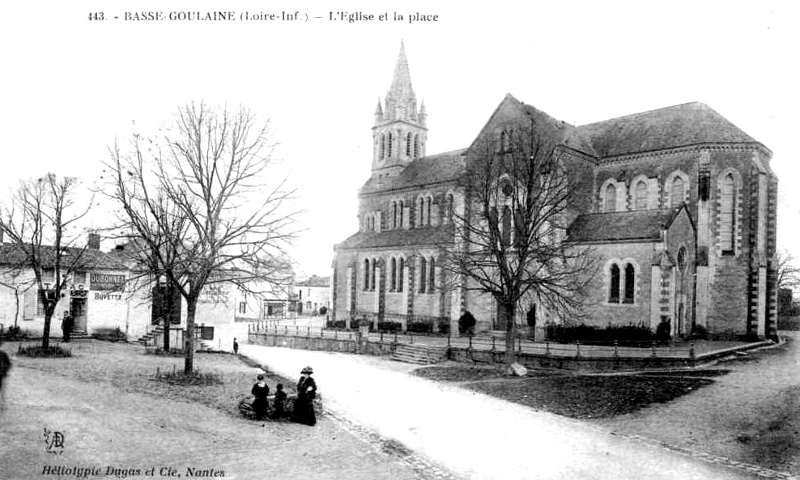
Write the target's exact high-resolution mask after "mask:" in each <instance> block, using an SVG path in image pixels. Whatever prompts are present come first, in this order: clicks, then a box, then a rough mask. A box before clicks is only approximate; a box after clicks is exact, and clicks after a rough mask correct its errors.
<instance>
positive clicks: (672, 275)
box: [331, 46, 778, 338]
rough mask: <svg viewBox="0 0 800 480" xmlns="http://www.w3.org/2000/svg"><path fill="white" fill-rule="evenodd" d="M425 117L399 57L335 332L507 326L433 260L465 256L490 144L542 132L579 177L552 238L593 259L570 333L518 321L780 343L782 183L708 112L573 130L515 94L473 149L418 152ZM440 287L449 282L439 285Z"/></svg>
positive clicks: (699, 109)
mask: <svg viewBox="0 0 800 480" xmlns="http://www.w3.org/2000/svg"><path fill="white" fill-rule="evenodd" d="M426 119H427V113H426V111H425V105H424V103H421V104H419V105H418V104H417V98H416V95H415V93H414V89H413V88H412V85H411V77H410V73H409V67H408V62H407V59H406V54H405V50H404V48H403V47H402V46H401V49H400V54H399V57H398V60H397V65H396V67H395V72H394V78H393V79H392V83H391V86H390V88H389V91H388V93H387V94H386V97H385V99H384V102H383V104H382V105H381V103H380V102H379V103H378V106H377V108H376V110H375V124H374V126H373V128H372V135H373V155H372V163H371V173H370V176H369V178H368V179H367V181H366V183H365V184H364V185H363V186H362V187H361V189H360V191H359V193H358V195H359V207H358V220H359V231H358V232H356V233H355V234H353V235H352V236H350V237H349V238H347V239H346V240H344V241H343V242H341V243H339V244H337V245H336V247H335V259H334V263H333V272H332V279H331V284H332V285H331V291H332V308H331V315H332V320H345V321H349V320H352V319H366V320H368V321H370V322H373V324H374V325H375V326H378V324H379V323H383V322H394V323H399V324H400V325H401V326H402V328H403V329H410V328H411V326H414V327H415V328H413V329H414V330H418V328H416V327H418V326H419V325H422V324H426V325H429V327H430V328H429V330H430V331H434V332H437V331H446V330H447V329H448V328H449V329H450V331H456V329H457V321H458V318H459V317H460V315H461V314H462V312H464V311H470V312H471V313H472V314H473V315H474V317H475V318H476V319H477V322H478V324H477V328H478V330H479V331H480V330H492V329H504V328H505V327H504V326H503V325H502V322H501V321H500V320H499V315H498V310H497V305H496V303H495V301H494V300H493V299H492V298H491V296H490V295H488V294H485V293H480V292H475V291H474V290H471V289H467V288H458V286H456V287H455V288H454V287H453V286H452V285H451V284H450V282H448V281H446V274H445V271H444V269H443V268H442V263H441V262H442V259H441V258H439V257H440V254H441V251H442V250H441V249H442V248H460V247H459V245H458V243H459V242H458V239H457V235H456V233H455V229H454V222H453V216H454V215H464V212H465V211H466V210H465V208H466V207H465V206H466V205H469V202H470V198H469V195H470V194H469V191H468V189H467V188H465V187H464V184H465V183H464V182H463V181H462V180H463V178H464V175H465V174H466V171H467V164H468V162H469V158H470V154H471V151H470V149H472V148H474V146H475V145H476V144H477V143H478V139H480V138H483V137H484V136H499V135H502V132H504V131H508V129H509V128H513V127H514V125H519V124H522V122H530V121H534V122H536V123H537V124H538V125H544V126H546V128H544V129H543V130H541V131H546V132H548V133H547V135H551V136H552V139H554V140H555V141H556V143H557V145H558V146H557V147H556V148H557V150H558V152H559V154H560V155H564V156H565V157H566V158H567V159H568V162H569V168H568V174H569V175H572V176H574V177H575V178H576V179H578V180H580V181H579V182H577V185H580V187H579V189H578V191H576V192H575V198H576V199H577V200H576V202H574V208H573V209H572V211H571V212H570V215H569V224H568V225H567V226H566V229H565V232H564V235H563V237H562V238H561V240H562V241H564V242H567V243H568V244H570V245H576V246H578V245H579V246H586V247H588V250H587V251H590V252H591V255H592V256H593V257H594V259H595V260H596V264H597V268H596V271H594V272H592V274H591V275H592V278H591V281H590V283H589V286H590V288H589V294H588V296H587V297H586V299H585V301H584V302H583V307H582V309H583V311H582V315H581V316H580V320H579V321H578V320H576V319H575V318H559V317H558V316H556V315H554V314H551V313H549V312H547V311H546V309H545V308H541V307H540V308H538V309H537V308H536V307H537V305H536V301H535V299H532V300H530V302H527V303H528V304H525V305H519V308H517V312H518V313H517V316H518V318H516V319H515V321H516V322H517V323H518V324H520V325H525V316H526V314H530V312H532V311H533V312H535V315H538V316H539V320H538V321H537V325H539V326H541V325H543V324H544V323H545V322H554V323H561V324H575V323H576V322H577V323H585V324H587V325H594V326H600V327H603V326H607V325H609V324H613V325H641V324H644V325H648V326H650V327H651V328H652V329H653V330H655V329H656V327H657V326H658V325H659V324H660V323H662V322H669V324H670V330H671V333H672V335H673V336H674V337H685V336H688V335H689V334H691V333H692V331H693V330H695V329H699V328H702V329H703V330H705V331H707V332H708V334H709V335H710V336H711V337H712V338H744V337H748V338H771V337H774V336H775V335H776V324H777V293H778V292H777V288H776V279H777V274H776V267H777V263H776V209H777V178H776V176H775V174H774V173H773V172H772V170H771V168H770V159H771V156H772V152H771V151H770V150H769V149H768V148H767V147H765V146H764V145H762V144H761V143H760V142H758V141H756V140H755V139H753V138H752V137H750V136H749V135H748V134H746V133H745V132H743V131H742V130H740V129H739V128H737V127H736V126H735V125H733V124H732V123H731V122H729V121H728V120H727V119H725V118H724V117H722V116H721V115H720V114H719V113H717V112H715V111H714V110H712V109H711V108H710V107H708V106H706V105H704V104H702V103H696V102H695V103H687V104H683V105H676V106H670V107H665V108H661V109H657V110H652V111H647V112H642V113H635V114H632V115H627V116H624V117H620V118H614V119H611V120H605V121H602V122H597V123H592V124H588V125H582V126H574V125H570V124H568V123H566V122H563V121H560V120H557V119H555V118H553V117H551V116H549V115H547V114H546V113H544V112H542V111H540V110H537V109H536V108H534V107H532V106H530V105H527V104H525V103H523V102H520V101H519V100H517V99H516V98H514V97H513V96H511V95H506V97H505V98H504V99H503V100H502V101H501V102H500V104H499V105H498V107H497V108H496V109H495V111H494V112H493V113H492V115H491V116H490V117H489V119H488V121H487V123H486V125H485V126H484V127H483V129H482V130H481V131H480V132H479V134H478V136H477V137H476V141H475V142H473V143H472V145H471V146H469V147H467V148H464V149H462V150H456V151H452V152H445V153H440V154H434V155H428V154H427V151H426V143H427V139H428V129H427V122H426ZM446 283H447V285H445V284H446Z"/></svg>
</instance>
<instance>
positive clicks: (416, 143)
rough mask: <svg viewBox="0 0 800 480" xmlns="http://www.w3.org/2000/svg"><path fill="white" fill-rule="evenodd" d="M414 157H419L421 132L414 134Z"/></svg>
mask: <svg viewBox="0 0 800 480" xmlns="http://www.w3.org/2000/svg"><path fill="white" fill-rule="evenodd" d="M414 158H419V134H416V135H414Z"/></svg>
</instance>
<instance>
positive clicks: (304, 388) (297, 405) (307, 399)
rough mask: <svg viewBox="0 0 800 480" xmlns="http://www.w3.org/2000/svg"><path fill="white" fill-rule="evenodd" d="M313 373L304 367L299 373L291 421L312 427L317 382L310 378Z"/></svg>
mask: <svg viewBox="0 0 800 480" xmlns="http://www.w3.org/2000/svg"><path fill="white" fill-rule="evenodd" d="M312 373H314V371H313V370H312V369H311V367H306V368H304V369H303V370H301V371H300V380H299V381H298V382H297V400H295V402H294V410H293V411H292V421H294V422H297V423H302V424H304V425H309V426H314V425H316V423H317V416H316V414H315V413H314V398H315V397H316V396H317V382H315V381H314V379H313V378H311V374H312Z"/></svg>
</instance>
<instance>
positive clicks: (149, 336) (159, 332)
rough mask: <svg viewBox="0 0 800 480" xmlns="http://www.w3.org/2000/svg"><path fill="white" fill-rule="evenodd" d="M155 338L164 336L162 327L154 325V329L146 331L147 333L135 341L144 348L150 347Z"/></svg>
mask: <svg viewBox="0 0 800 480" xmlns="http://www.w3.org/2000/svg"><path fill="white" fill-rule="evenodd" d="M156 336H162V337H163V336H164V327H162V326H161V325H156V328H154V329H152V330H148V331H147V333H145V334H144V335H142V336H141V337H139V339H138V340H136V341H137V342H139V343H141V344H142V345H144V346H150V345H152V344H153V339H154V338H155V337H156Z"/></svg>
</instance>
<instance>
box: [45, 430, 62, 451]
mask: <svg viewBox="0 0 800 480" xmlns="http://www.w3.org/2000/svg"><path fill="white" fill-rule="evenodd" d="M44 445H45V447H44V450H45V451H46V452H47V453H56V454H61V453H64V434H63V433H61V432H54V431H52V430H50V429H48V428H47V427H45V429H44Z"/></svg>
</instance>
